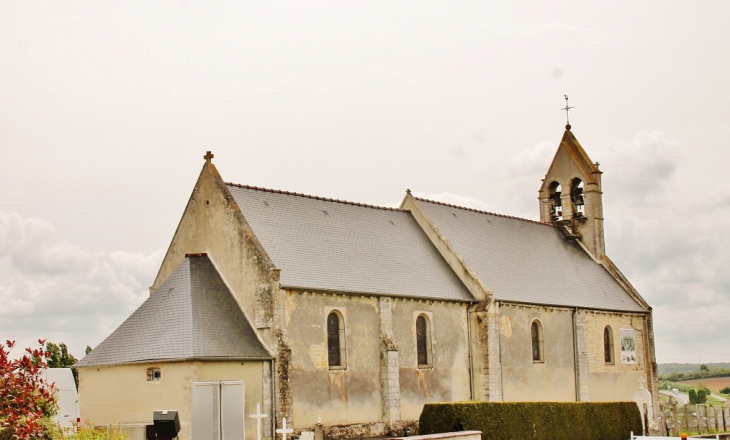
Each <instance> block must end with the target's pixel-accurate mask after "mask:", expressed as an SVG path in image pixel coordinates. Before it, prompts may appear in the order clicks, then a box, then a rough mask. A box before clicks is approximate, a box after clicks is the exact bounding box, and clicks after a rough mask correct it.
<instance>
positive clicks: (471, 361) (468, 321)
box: [466, 303, 475, 400]
mask: <svg viewBox="0 0 730 440" xmlns="http://www.w3.org/2000/svg"><path fill="white" fill-rule="evenodd" d="M473 306H474V303H472V304H470V305H468V306H466V327H467V331H468V338H469V392H470V396H471V400H475V399H474V341H473V340H472V333H471V323H472V318H471V315H472V313H474V311H473V310H472V307H473Z"/></svg>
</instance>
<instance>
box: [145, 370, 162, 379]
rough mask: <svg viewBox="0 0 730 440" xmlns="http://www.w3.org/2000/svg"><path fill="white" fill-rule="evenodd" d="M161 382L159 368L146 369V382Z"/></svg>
mask: <svg viewBox="0 0 730 440" xmlns="http://www.w3.org/2000/svg"><path fill="white" fill-rule="evenodd" d="M160 380H162V369H161V368H148V369H147V382H159V381H160Z"/></svg>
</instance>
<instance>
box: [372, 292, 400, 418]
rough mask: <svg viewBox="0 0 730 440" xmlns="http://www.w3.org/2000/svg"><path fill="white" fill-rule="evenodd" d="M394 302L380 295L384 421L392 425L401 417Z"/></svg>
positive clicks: (381, 379)
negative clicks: (394, 328)
mask: <svg viewBox="0 0 730 440" xmlns="http://www.w3.org/2000/svg"><path fill="white" fill-rule="evenodd" d="M392 307H393V304H392V301H391V299H390V298H386V297H380V299H379V302H378V308H379V310H380V340H381V344H380V389H381V403H382V410H383V421H384V422H385V424H386V425H388V426H392V425H393V424H395V423H396V422H397V421H399V420H400V418H401V412H400V377H399V374H400V373H399V367H398V347H396V345H395V341H394V338H393V309H392Z"/></svg>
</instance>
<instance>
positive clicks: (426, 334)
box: [416, 315, 433, 368]
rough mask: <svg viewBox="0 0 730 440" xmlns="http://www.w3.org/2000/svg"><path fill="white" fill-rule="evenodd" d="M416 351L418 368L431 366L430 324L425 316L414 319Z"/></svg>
mask: <svg viewBox="0 0 730 440" xmlns="http://www.w3.org/2000/svg"><path fill="white" fill-rule="evenodd" d="M416 350H417V352H418V367H419V368H422V367H430V366H432V365H433V362H432V357H433V355H432V353H431V323H430V322H429V320H428V317H427V316H426V315H419V316H418V318H416Z"/></svg>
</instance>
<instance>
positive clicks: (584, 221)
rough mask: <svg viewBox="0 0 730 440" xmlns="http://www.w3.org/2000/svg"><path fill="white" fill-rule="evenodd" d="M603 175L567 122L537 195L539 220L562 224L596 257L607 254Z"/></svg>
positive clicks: (569, 237) (568, 235) (569, 234)
mask: <svg viewBox="0 0 730 440" xmlns="http://www.w3.org/2000/svg"><path fill="white" fill-rule="evenodd" d="M601 174H602V172H601V171H600V170H599V169H598V162H596V163H593V162H591V160H590V158H589V157H588V155H587V154H586V152H585V150H583V147H582V146H581V145H580V143H579V142H578V140H577V139H576V138H575V136H574V135H573V133H572V132H571V131H570V124H568V125H566V126H565V133H564V134H563V139H562V140H561V141H560V145H559V146H558V151H557V152H556V153H555V157H554V158H553V162H552V163H551V164H550V168H549V169H548V172H547V174H545V178H544V179H543V181H542V187H541V188H540V195H539V197H538V198H539V200H540V221H541V222H543V223H552V224H557V225H561V226H563V227H564V228H565V230H566V238H567V239H570V240H579V241H580V242H581V243H582V244H583V246H585V247H586V249H588V251H589V252H590V253H591V254H592V255H593V257H594V258H596V259H600V258H601V255H603V254H604V253H605V243H604V239H603V200H602V194H603V192H602V191H601Z"/></svg>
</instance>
